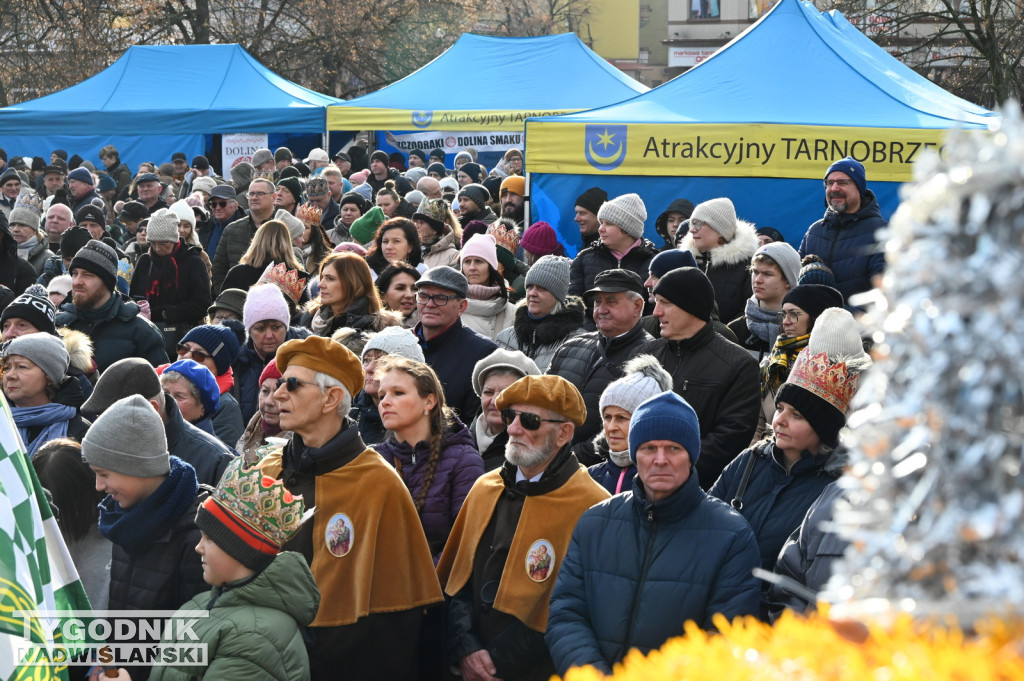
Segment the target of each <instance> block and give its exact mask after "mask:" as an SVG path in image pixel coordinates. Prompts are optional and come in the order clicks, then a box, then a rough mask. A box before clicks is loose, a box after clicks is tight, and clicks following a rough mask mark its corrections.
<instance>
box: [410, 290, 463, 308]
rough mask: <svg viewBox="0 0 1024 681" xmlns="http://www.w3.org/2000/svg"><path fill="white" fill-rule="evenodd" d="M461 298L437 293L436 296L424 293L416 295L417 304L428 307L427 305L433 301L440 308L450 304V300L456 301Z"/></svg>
mask: <svg viewBox="0 0 1024 681" xmlns="http://www.w3.org/2000/svg"><path fill="white" fill-rule="evenodd" d="M459 297H460V296H446V295H445V294H443V293H435V294H434V295H430V294H429V293H423V292H422V291H420V292H417V293H416V300H417V302H420V303H423V304H424V305H426V304H427V303H429V302H431V301H433V303H434V305H437V306H438V307H444V306H445V305H447V304H448V301H449V300H456V299H457V298H459Z"/></svg>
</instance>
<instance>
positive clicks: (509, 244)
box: [487, 222, 519, 255]
mask: <svg viewBox="0 0 1024 681" xmlns="http://www.w3.org/2000/svg"><path fill="white" fill-rule="evenodd" d="M487 233H488V234H490V235H491V236H493V237H494V242H495V244H496V245H498V246H501V247H502V248H504V249H505V250H506V251H508V252H509V253H511V254H512V255H515V253H516V251H517V250H518V249H519V235H518V234H516V228H515V227H511V226H506V225H504V224H502V223H501V222H494V223H492V224H491V226H490V227H488V228H487Z"/></svg>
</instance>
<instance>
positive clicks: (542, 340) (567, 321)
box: [513, 296, 586, 348]
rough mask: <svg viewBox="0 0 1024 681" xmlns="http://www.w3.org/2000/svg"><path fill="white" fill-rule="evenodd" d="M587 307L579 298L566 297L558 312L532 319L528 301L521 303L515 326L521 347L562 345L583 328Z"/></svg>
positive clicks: (518, 307) (517, 308)
mask: <svg viewBox="0 0 1024 681" xmlns="http://www.w3.org/2000/svg"><path fill="white" fill-rule="evenodd" d="M585 313H586V306H585V305H584V304H583V299H582V298H580V297H579V296H566V297H565V303H563V304H562V307H561V309H559V310H558V312H553V313H551V314H549V315H548V316H547V317H544V318H542V319H532V318H531V317H530V313H529V311H528V310H527V309H526V301H525V300H521V301H519V305H518V306H517V307H516V316H515V321H514V322H513V326H514V328H515V333H516V339H517V340H518V341H519V345H520V347H538V348H539V347H543V346H545V345H552V344H554V343H561V342H562V341H563V340H565V339H566V338H568V337H569V336H571V335H572V334H573V333H575V332H577V331H579V330H580V329H582V328H583V320H584V315H585Z"/></svg>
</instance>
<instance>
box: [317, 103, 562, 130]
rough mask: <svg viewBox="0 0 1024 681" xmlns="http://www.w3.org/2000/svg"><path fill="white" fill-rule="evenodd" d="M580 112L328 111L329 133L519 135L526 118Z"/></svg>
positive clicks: (346, 108)
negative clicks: (500, 132) (445, 131)
mask: <svg viewBox="0 0 1024 681" xmlns="http://www.w3.org/2000/svg"><path fill="white" fill-rule="evenodd" d="M576 111H580V109H552V110H538V111H523V110H514V111H513V110H487V111H413V110H411V109H372V108H368V107H355V106H329V107H327V129H328V130H425V131H426V130H450V131H452V132H477V131H488V132H499V131H503V132H522V131H523V126H524V124H525V123H526V119H527V118H531V117H539V116H561V115H563V114H567V113H573V112H576Z"/></svg>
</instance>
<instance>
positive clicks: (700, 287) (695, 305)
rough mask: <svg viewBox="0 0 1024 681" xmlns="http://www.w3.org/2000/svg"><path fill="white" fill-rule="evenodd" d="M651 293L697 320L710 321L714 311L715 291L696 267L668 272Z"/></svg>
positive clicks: (705, 276)
mask: <svg viewBox="0 0 1024 681" xmlns="http://www.w3.org/2000/svg"><path fill="white" fill-rule="evenodd" d="M653 293H654V295H657V296H661V297H662V298H665V299H666V300H668V301H669V302H670V303H672V304H673V305H676V306H678V307H680V308H682V309H683V310H685V311H686V312H689V313H690V314H692V315H693V316H694V317H696V318H697V319H702V320H704V321H705V322H710V321H711V312H712V310H714V309H715V289H714V288H713V287H712V286H711V282H710V281H709V280H708V277H707V275H706V274H704V273H703V272H701V271H700V270H699V269H697V268H696V267H680V268H678V269H674V270H672V271H670V272H668V273H667V274H665V276H663V277H662V278H661V279H659V280H658V283H657V284H656V285H655V287H654V291H653Z"/></svg>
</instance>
